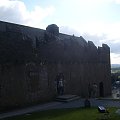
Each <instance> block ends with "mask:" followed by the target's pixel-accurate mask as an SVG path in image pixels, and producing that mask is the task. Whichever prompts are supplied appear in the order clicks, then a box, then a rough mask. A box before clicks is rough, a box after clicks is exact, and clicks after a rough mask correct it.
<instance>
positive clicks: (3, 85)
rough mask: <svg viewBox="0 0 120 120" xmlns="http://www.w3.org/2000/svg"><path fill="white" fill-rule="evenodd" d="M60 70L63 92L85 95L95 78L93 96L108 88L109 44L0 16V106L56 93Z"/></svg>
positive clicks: (21, 103)
mask: <svg viewBox="0 0 120 120" xmlns="http://www.w3.org/2000/svg"><path fill="white" fill-rule="evenodd" d="M58 73H63V74H64V86H65V87H64V88H65V91H64V94H77V95H80V96H81V97H87V96H88V93H89V92H88V89H89V88H88V86H89V85H91V86H92V85H93V83H96V84H97V86H98V88H97V96H101V92H100V90H101V89H100V84H101V83H102V84H103V89H104V90H103V95H104V96H108V95H110V94H111V80H110V48H109V47H108V46H107V45H106V44H103V45H102V47H98V48H97V47H96V46H95V45H94V43H93V42H92V41H88V42H86V41H85V40H84V38H83V37H82V36H80V37H75V36H70V35H65V34H62V33H59V28H58V27H57V26H56V25H50V26H48V27H47V29H46V31H45V30H41V29H37V28H31V27H27V26H22V25H16V24H11V23H6V22H0V106H1V108H6V107H12V106H24V105H27V104H32V103H37V102H44V101H49V100H52V99H54V98H55V97H56V96H57V91H56V85H55V79H56V76H57V74H58Z"/></svg>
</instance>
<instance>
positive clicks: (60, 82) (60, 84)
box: [56, 73, 64, 95]
mask: <svg viewBox="0 0 120 120" xmlns="http://www.w3.org/2000/svg"><path fill="white" fill-rule="evenodd" d="M56 87H57V93H58V95H63V93H64V75H63V73H60V74H58V75H57V77H56Z"/></svg>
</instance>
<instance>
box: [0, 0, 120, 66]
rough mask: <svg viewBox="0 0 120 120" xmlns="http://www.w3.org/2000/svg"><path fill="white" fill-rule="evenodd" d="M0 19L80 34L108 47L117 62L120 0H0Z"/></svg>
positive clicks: (119, 46) (97, 44)
mask: <svg viewBox="0 0 120 120" xmlns="http://www.w3.org/2000/svg"><path fill="white" fill-rule="evenodd" d="M0 20H1V21H7V22H12V23H17V24H23V25H28V26H32V27H37V28H41V29H45V28H46V27H47V25H49V24H52V23H54V24H57V25H58V26H59V27H60V32H62V33H66V34H71V35H73V34H74V35H75V36H83V37H84V38H85V39H86V41H88V40H90V41H93V42H94V44H95V45H96V46H101V44H102V43H105V44H108V45H109V46H110V48H111V63H112V64H113V63H114V64H120V0H0Z"/></svg>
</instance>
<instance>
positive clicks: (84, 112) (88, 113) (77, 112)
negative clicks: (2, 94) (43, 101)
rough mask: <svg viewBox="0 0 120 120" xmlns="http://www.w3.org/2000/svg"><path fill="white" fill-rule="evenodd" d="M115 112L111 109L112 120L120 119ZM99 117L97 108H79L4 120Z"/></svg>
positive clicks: (95, 118)
mask: <svg viewBox="0 0 120 120" xmlns="http://www.w3.org/2000/svg"><path fill="white" fill-rule="evenodd" d="M115 110H116V108H110V116H111V118H110V120H119V119H120V116H117V115H116V114H115ZM99 116H101V114H100V113H99V112H98V110H97V108H77V109H59V110H57V109H56V110H47V111H40V112H34V113H29V114H26V115H22V116H17V117H12V118H7V119H4V120H99V118H100V117H99Z"/></svg>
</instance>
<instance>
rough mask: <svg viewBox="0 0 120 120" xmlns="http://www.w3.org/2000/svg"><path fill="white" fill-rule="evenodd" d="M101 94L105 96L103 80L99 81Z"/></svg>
mask: <svg viewBox="0 0 120 120" xmlns="http://www.w3.org/2000/svg"><path fill="white" fill-rule="evenodd" d="M99 96H100V97H104V84H103V82H100V83H99Z"/></svg>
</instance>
